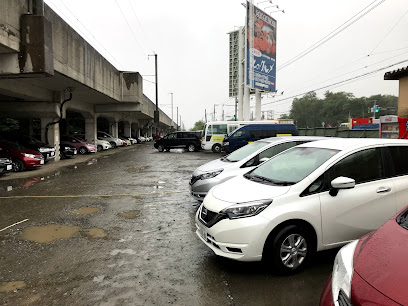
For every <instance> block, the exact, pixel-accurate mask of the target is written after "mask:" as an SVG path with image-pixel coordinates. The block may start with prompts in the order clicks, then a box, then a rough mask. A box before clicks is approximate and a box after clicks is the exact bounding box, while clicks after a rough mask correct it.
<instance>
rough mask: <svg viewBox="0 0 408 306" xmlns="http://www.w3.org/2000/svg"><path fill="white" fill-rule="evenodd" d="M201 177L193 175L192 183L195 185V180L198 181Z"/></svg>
mask: <svg viewBox="0 0 408 306" xmlns="http://www.w3.org/2000/svg"><path fill="white" fill-rule="evenodd" d="M199 179H200V177H199V176H194V175H192V176H191V180H190V185H193V184H194V183H195V182H197V181H198V180H199Z"/></svg>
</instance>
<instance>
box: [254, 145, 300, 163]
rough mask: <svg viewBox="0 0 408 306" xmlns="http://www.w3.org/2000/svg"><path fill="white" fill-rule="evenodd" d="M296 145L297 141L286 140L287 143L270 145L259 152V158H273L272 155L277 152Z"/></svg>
mask: <svg viewBox="0 0 408 306" xmlns="http://www.w3.org/2000/svg"><path fill="white" fill-rule="evenodd" d="M296 145H297V144H296V142H285V143H281V144H278V145H276V146H273V147H270V148H268V149H266V150H265V151H263V152H261V153H260V154H259V160H261V159H262V158H264V157H268V158H271V157H272V156H275V155H276V154H279V153H281V152H283V151H286V150H287V149H290V148H292V147H294V146H296Z"/></svg>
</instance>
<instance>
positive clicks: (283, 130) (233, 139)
mask: <svg viewBox="0 0 408 306" xmlns="http://www.w3.org/2000/svg"><path fill="white" fill-rule="evenodd" d="M297 135H298V131H297V129H296V126H295V125H294V124H276V123H264V124H247V125H244V126H242V127H240V128H238V129H236V130H235V131H233V132H232V133H230V134H229V135H228V136H227V137H225V138H224V140H223V141H222V150H224V151H225V152H227V153H230V152H232V151H234V150H236V149H239V148H241V147H243V146H245V145H247V144H248V143H251V142H254V141H257V140H260V139H264V138H269V137H277V136H297Z"/></svg>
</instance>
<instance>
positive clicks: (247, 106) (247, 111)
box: [243, 86, 251, 121]
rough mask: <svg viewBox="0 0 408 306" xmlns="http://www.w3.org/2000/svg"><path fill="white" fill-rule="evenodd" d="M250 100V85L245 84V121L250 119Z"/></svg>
mask: <svg viewBox="0 0 408 306" xmlns="http://www.w3.org/2000/svg"><path fill="white" fill-rule="evenodd" d="M250 100H251V99H250V93H249V87H248V86H244V107H243V108H244V112H243V113H244V121H249V116H250V113H251V105H250Z"/></svg>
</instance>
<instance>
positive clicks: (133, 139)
mask: <svg viewBox="0 0 408 306" xmlns="http://www.w3.org/2000/svg"><path fill="white" fill-rule="evenodd" d="M120 138H122V139H124V140H129V141H130V144H136V143H137V139H136V138H133V137H128V136H124V135H122V136H120Z"/></svg>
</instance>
